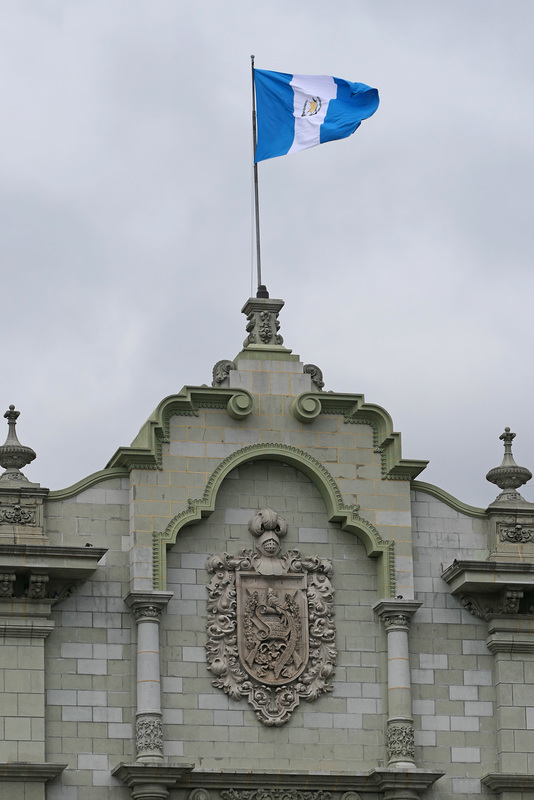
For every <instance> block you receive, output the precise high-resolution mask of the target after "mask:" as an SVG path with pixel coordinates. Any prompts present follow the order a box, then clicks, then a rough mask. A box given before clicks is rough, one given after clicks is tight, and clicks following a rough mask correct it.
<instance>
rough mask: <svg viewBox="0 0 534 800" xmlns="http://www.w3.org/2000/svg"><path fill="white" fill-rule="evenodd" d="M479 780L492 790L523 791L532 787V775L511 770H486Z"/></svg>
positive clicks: (533, 784) (530, 789) (533, 780)
mask: <svg viewBox="0 0 534 800" xmlns="http://www.w3.org/2000/svg"><path fill="white" fill-rule="evenodd" d="M480 782H481V783H483V784H484V786H487V787H488V789H491V791H492V792H496V793H498V792H524V791H532V790H533V789H534V775H521V774H518V773H513V772H488V774H487V775H484V777H483V778H481V779H480Z"/></svg>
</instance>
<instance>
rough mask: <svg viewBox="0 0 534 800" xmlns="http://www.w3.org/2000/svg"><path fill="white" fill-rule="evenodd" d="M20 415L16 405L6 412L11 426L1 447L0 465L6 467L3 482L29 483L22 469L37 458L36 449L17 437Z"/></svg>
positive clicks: (1, 478)
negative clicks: (22, 442) (26, 445)
mask: <svg viewBox="0 0 534 800" xmlns="http://www.w3.org/2000/svg"><path fill="white" fill-rule="evenodd" d="M19 416H20V411H15V406H13V405H11V406H9V409H8V410H7V411H6V413H5V414H4V417H5V418H6V419H7V424H8V426H9V428H8V434H7V439H6V441H5V442H4V444H3V445H2V446H1V447H0V467H4V469H5V472H4V473H3V474H2V475H0V482H2V483H4V482H6V483H12V482H16V481H19V482H23V483H27V482H28V479H27V478H26V476H25V475H23V474H22V472H21V471H20V469H21V467H25V466H26V464H30V463H31V462H32V461H33V460H34V458H36V453H35V451H34V450H32V449H31V447H25V446H24V445H22V444H21V443H20V442H19V440H18V438H17V433H16V431H15V425H16V424H17V419H18V417H19Z"/></svg>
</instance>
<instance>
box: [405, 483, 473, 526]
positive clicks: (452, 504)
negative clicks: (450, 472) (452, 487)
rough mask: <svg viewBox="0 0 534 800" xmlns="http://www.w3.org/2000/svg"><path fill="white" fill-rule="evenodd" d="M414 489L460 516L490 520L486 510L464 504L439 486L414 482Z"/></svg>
mask: <svg viewBox="0 0 534 800" xmlns="http://www.w3.org/2000/svg"><path fill="white" fill-rule="evenodd" d="M412 489H413V490H414V491H415V492H425V494H429V495H430V496H431V497H434V498H435V499H436V500H441V502H442V503H445V505H447V506H449V508H453V509H454V510H455V511H458V512H459V513H460V514H466V515H467V516H468V517H475V518H476V519H488V514H487V513H486V510H485V509H484V508H478V506H470V505H468V504H467V503H462V501H461V500H458V499H457V498H456V497H453V495H452V494H449V493H448V492H446V491H445V490H444V489H440V488H439V486H434V484H433V483H425V482H424V481H412Z"/></svg>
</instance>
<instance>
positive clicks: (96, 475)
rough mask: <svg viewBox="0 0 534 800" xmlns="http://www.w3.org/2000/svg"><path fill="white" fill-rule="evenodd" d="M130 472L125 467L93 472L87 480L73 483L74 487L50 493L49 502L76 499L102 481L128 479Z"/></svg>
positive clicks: (83, 479)
mask: <svg viewBox="0 0 534 800" xmlns="http://www.w3.org/2000/svg"><path fill="white" fill-rule="evenodd" d="M129 474H130V473H129V471H128V470H127V469H125V468H123V467H109V468H106V469H101V470H99V471H98V472H93V473H92V474H91V475H87V477H86V478H82V480H80V481H78V482H77V483H73V484H72V486H67V487H66V488H65V489H57V490H55V491H53V492H49V493H48V497H47V501H48V502H52V501H60V500H69V499H70V498H71V497H75V496H76V495H77V494H80V492H84V491H85V490H86V489H91V488H92V487H93V486H96V485H97V484H99V483H102V481H110V480H112V479H113V478H127V477H128V476H129Z"/></svg>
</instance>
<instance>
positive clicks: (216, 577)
mask: <svg viewBox="0 0 534 800" xmlns="http://www.w3.org/2000/svg"><path fill="white" fill-rule="evenodd" d="M249 531H250V532H251V533H252V535H253V536H256V537H257V539H258V542H257V546H256V548H255V549H254V550H251V549H245V548H242V549H241V550H240V551H239V554H238V555H237V556H236V555H230V554H229V553H222V554H219V555H213V556H210V557H209V558H208V562H207V570H208V572H209V573H210V574H211V575H212V576H213V577H212V578H211V580H210V582H209V584H208V591H209V600H208V622H207V628H208V635H209V638H208V642H207V644H206V650H207V660H208V669H210V670H211V672H213V674H214V675H215V676H216V679H215V680H214V681H213V685H214V686H216V687H218V688H220V689H222V690H223V691H224V692H225V693H226V694H228V695H230V697H232V698H233V699H234V700H240V699H241V698H242V697H246V698H247V699H248V702H249V703H250V704H251V706H252V707H253V708H254V710H255V711H256V716H257V718H258V719H259V720H260V722H262V723H263V724H264V725H267V726H273V725H274V726H277V727H278V726H280V725H283V724H284V723H285V722H287V721H288V720H289V719H290V718H291V712H292V711H293V710H294V709H295V708H296V706H297V705H298V704H299V702H300V699H301V698H302V699H304V700H307V701H312V700H315V698H316V697H318V696H319V695H320V694H321V693H322V692H329V691H331V690H332V685H331V684H330V683H329V682H328V681H329V678H330V677H331V676H332V674H333V672H334V665H335V658H336V654H337V651H336V648H335V628H334V624H333V615H334V612H333V594H334V590H333V588H332V585H331V583H330V577H331V576H332V571H333V570H332V563H331V562H330V561H329V560H328V559H321V558H318V557H317V556H311V557H308V558H304V557H303V556H301V554H300V552H299V551H298V550H288V551H286V552H284V553H281V544H280V538H281V537H282V536H284V535H285V533H286V532H287V525H286V522H285V520H283V519H282V518H281V517H279V516H278V515H277V514H276V512H274V511H271V509H263V510H262V511H260V512H259V514H257V515H256V516H255V517H254V518H253V519H251V520H250V522H249Z"/></svg>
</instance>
